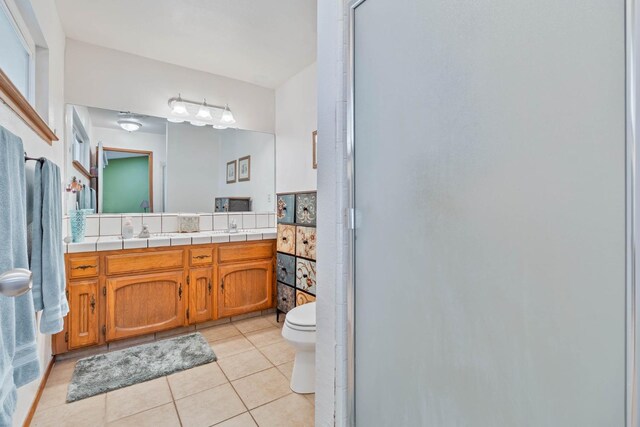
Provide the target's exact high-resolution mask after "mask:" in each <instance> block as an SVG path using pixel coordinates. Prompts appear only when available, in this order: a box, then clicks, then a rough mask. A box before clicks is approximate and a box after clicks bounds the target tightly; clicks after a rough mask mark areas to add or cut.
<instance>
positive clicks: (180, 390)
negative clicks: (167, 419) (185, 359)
mask: <svg viewBox="0 0 640 427" xmlns="http://www.w3.org/2000/svg"><path fill="white" fill-rule="evenodd" d="M167 380H168V381H169V387H171V393H172V394H173V398H174V399H175V400H178V399H182V398H183V397H186V396H189V395H191V394H195V393H198V392H201V391H204V390H207V389H209V388H213V387H216V386H219V385H222V384H224V383H226V382H227V378H226V377H225V376H224V374H223V373H222V370H221V369H220V367H219V366H218V364H217V363H208V364H206V365H202V366H198V367H196V368H191V369H187V370H186V371H182V372H178V373H175V374H173V375H169V376H168V377H167Z"/></svg>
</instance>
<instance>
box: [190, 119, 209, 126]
mask: <svg viewBox="0 0 640 427" xmlns="http://www.w3.org/2000/svg"><path fill="white" fill-rule="evenodd" d="M189 123H191V124H192V125H194V126H205V125H206V123H205V122H201V121H200V120H191V121H190V122H189Z"/></svg>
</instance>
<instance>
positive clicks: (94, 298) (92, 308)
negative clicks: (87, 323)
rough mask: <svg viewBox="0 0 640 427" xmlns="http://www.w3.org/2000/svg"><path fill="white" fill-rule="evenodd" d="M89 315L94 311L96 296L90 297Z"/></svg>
mask: <svg viewBox="0 0 640 427" xmlns="http://www.w3.org/2000/svg"><path fill="white" fill-rule="evenodd" d="M90 305H91V314H93V313H94V312H95V311H96V296H95V295H93V294H92V295H91V303H90Z"/></svg>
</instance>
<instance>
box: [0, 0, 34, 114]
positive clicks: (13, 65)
mask: <svg viewBox="0 0 640 427" xmlns="http://www.w3.org/2000/svg"><path fill="white" fill-rule="evenodd" d="M31 57H32V52H31V50H30V49H29V46H28V45H27V42H26V41H25V38H24V37H23V35H22V33H21V32H20V29H19V27H18V25H17V23H16V21H15V19H14V18H13V16H12V14H11V12H10V10H9V8H8V7H7V4H6V3H5V2H4V1H3V0H0V68H1V69H2V71H4V73H5V74H6V75H7V76H8V77H9V79H10V80H11V81H12V82H13V84H14V85H15V86H16V87H17V88H18V90H19V91H20V92H21V93H22V94H23V95H24V97H25V98H27V99H28V100H29V101H30V102H32V103H33V93H32V92H33V91H32V89H31V88H32V87H33V85H32V77H31V76H32V71H31V70H32V60H31Z"/></svg>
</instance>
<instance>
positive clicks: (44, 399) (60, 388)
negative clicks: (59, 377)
mask: <svg viewBox="0 0 640 427" xmlns="http://www.w3.org/2000/svg"><path fill="white" fill-rule="evenodd" d="M67 387H68V383H65V382H59V383H57V384H49V382H47V385H46V387H45V388H44V390H43V392H42V396H40V402H39V403H38V409H47V408H53V407H54V406H60V405H64V404H65V402H66V401H67Z"/></svg>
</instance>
